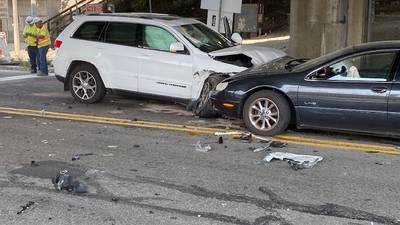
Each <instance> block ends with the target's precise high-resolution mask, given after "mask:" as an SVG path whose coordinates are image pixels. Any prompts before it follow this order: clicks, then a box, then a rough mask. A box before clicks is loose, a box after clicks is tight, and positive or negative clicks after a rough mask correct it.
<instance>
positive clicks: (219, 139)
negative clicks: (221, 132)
mask: <svg viewBox="0 0 400 225" xmlns="http://www.w3.org/2000/svg"><path fill="white" fill-rule="evenodd" d="M223 143H224V138H223V137H219V138H218V144H221V145H222V144H223Z"/></svg>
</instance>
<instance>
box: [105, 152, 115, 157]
mask: <svg viewBox="0 0 400 225" xmlns="http://www.w3.org/2000/svg"><path fill="white" fill-rule="evenodd" d="M102 156H104V157H113V156H114V154H112V153H108V154H103V155H102Z"/></svg>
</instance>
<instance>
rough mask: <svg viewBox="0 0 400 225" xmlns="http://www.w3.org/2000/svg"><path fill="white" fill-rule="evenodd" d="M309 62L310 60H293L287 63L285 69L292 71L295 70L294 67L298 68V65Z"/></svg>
mask: <svg viewBox="0 0 400 225" xmlns="http://www.w3.org/2000/svg"><path fill="white" fill-rule="evenodd" d="M308 60H310V59H308V58H302V59H292V60H290V61H289V62H287V63H286V64H285V69H287V70H291V69H293V68H294V67H296V66H298V65H300V64H303V63H305V62H307V61H308Z"/></svg>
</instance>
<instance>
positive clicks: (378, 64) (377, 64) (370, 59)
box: [324, 52, 396, 82]
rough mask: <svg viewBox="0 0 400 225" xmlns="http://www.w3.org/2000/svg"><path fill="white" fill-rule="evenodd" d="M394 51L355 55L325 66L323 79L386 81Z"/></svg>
mask: <svg viewBox="0 0 400 225" xmlns="http://www.w3.org/2000/svg"><path fill="white" fill-rule="evenodd" d="M395 58H396V53H394V52H390V53H374V54H368V55H361V56H355V57H351V58H348V59H345V60H343V61H340V62H338V63H335V64H333V65H330V66H328V67H326V69H325V70H324V72H325V79H326V80H332V81H338V80H348V81H381V82H383V81H387V80H388V79H389V76H390V73H391V72H392V68H393V64H394V61H395Z"/></svg>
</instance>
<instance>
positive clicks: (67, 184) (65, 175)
mask: <svg viewBox="0 0 400 225" xmlns="http://www.w3.org/2000/svg"><path fill="white" fill-rule="evenodd" d="M52 183H53V185H54V187H55V189H56V190H58V191H63V190H66V191H68V192H74V193H86V192H88V190H87V187H86V186H85V185H84V184H82V183H80V182H79V181H77V180H74V179H73V177H72V175H71V174H69V172H68V171H67V170H63V171H60V172H58V173H57V175H56V176H55V177H54V178H53V179H52Z"/></svg>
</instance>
